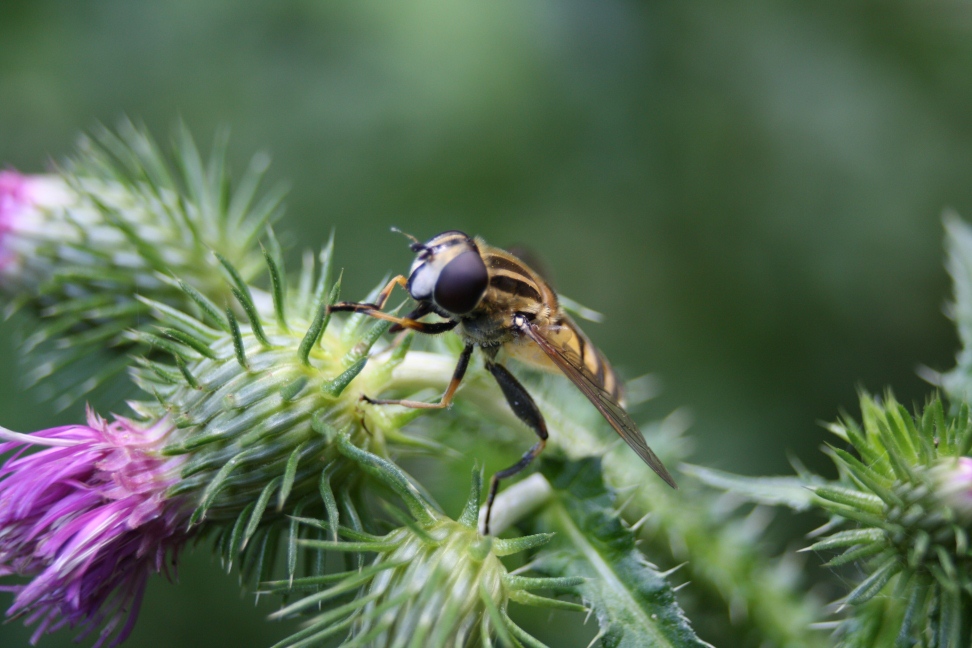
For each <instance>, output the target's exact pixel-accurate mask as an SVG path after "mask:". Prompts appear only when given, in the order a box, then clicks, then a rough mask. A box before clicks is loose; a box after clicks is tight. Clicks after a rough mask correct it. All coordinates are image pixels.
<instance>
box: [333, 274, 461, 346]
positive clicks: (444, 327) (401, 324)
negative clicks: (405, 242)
mask: <svg viewBox="0 0 972 648" xmlns="http://www.w3.org/2000/svg"><path fill="white" fill-rule="evenodd" d="M407 283H408V278H407V277H405V276H404V275H398V276H397V277H395V278H394V279H392V280H391V281H389V282H388V285H387V286H385V287H384V288H382V289H381V292H380V293H378V298H377V299H376V300H375V302H374V303H373V304H370V303H362V302H338V303H336V304H331V305H330V306H328V307H327V311H328V312H329V313H334V312H352V313H364V314H365V315H367V316H369V317H374V318H375V319H381V320H387V321H389V322H393V323H394V324H395V326H396V327H398V330H401V329H406V328H407V329H412V330H413V331H418V332H419V333H427V334H429V335H435V334H436V333H444V332H445V331H451V330H452V329H454V328H455V327H456V326H457V325H458V324H459V322H458V321H451V320H450V321H448V322H419V321H416V320H415V319H414V318H413V317H409V315H412V313H414V312H415V311H412V313H409V315H406V316H405V317H396V316H395V315H389V314H388V313H383V312H381V309H382V308H384V306H385V302H387V301H388V297H389V296H391V293H392V290H394V288H395V286H402V287H405V285H406V284H407ZM417 310H419V309H416V311H417ZM422 315H425V313H422ZM419 317H421V315H419Z"/></svg>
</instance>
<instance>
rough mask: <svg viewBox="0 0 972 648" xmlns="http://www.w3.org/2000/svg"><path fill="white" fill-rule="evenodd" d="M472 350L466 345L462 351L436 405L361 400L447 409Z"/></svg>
mask: <svg viewBox="0 0 972 648" xmlns="http://www.w3.org/2000/svg"><path fill="white" fill-rule="evenodd" d="M474 348H476V345H474V344H467V345H466V348H465V349H463V350H462V354H461V355H460V356H459V364H457V365H456V370H455V371H454V372H453V373H452V380H450V381H449V386H448V387H447V388H446V390H445V393H444V394H442V398H440V399H439V402H438V403H423V402H422V401H413V400H378V399H373V398H368V397H367V396H362V397H361V400H363V401H365V402H367V403H371V404H372V405H403V406H404V407H412V408H415V409H444V408H446V407H449V404H450V403H451V402H452V397H453V396H454V395H455V393H456V390H457V389H459V383H461V382H462V377H463V376H465V375H466V369H467V368H468V367H469V358H470V356H472V352H473V349H474Z"/></svg>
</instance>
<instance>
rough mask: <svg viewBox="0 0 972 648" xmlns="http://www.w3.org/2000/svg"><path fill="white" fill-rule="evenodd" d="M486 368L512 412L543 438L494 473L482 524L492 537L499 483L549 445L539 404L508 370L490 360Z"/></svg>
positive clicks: (525, 465) (528, 462) (486, 533)
mask: <svg viewBox="0 0 972 648" xmlns="http://www.w3.org/2000/svg"><path fill="white" fill-rule="evenodd" d="M486 368H487V369H489V372H490V373H491V374H493V378H495V379H496V382H497V383H499V386H500V389H502V390H503V395H504V396H506V402H507V403H509V404H510V409H512V410H513V413H514V414H516V416H517V418H519V419H520V420H521V421H523V422H524V423H526V424H527V425H528V426H529V427H530V429H532V430H533V431H534V432H536V434H537V436H538V437H540V440H539V441H537V442H536V443H535V444H534V445H533V447H532V448H530V449H529V450H527V452H526V454H524V455H523V457H522V458H520V460H519V461H518V462H516V463H515V464H513V465H512V466H510V467H509V468H506V469H504V470H501V471H499V472H498V473H496V474H494V475H493V477H492V479H490V482H489V497H488V498H487V499H486V519H485V521H484V522H483V534H484V535H489V516H490V513H492V511H493V500H494V499H496V491H497V490H499V483H500V480H501V479H506V478H507V477H512V476H513V475H515V474H516V473H518V472H520V471H521V470H523V469H524V468H526V467H527V466H529V465H530V462H532V461H533V460H534V459H536V458H537V455H539V454H540V453H541V452H543V449H544V447H546V445H547V424H546V422H545V421H544V420H543V414H541V413H540V408H538V407H537V404H536V403H535V402H534V401H533V398H532V397H531V396H530V394H529V393H528V392H527V390H526V388H525V387H524V386H523V385H522V384H520V381H518V380H517V379H516V377H515V376H514V375H513V374H511V373H510V372H509V370H507V369H506V367H504V366H503V365H499V364H496V363H494V362H491V361H487V362H486Z"/></svg>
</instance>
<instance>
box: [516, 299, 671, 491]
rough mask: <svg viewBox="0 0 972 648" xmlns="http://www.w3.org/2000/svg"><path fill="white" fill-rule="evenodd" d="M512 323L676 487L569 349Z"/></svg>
mask: <svg viewBox="0 0 972 648" xmlns="http://www.w3.org/2000/svg"><path fill="white" fill-rule="evenodd" d="M514 324H515V325H516V326H517V328H518V329H519V331H520V332H521V333H523V334H524V335H526V336H527V337H529V338H530V339H531V340H533V341H534V342H535V343H536V344H537V346H538V347H540V349H541V350H543V352H544V353H546V354H547V356H549V358H550V359H551V360H552V361H553V363H554V364H555V365H557V367H558V368H559V369H560V370H561V371H563V372H564V374H565V375H566V376H567V377H568V378H570V380H571V382H573V383H574V384H575V385H577V388H578V389H580V390H581V392H582V393H583V394H584V395H585V396H587V399H588V400H589V401H591V403H593V404H594V407H596V408H597V410H598V411H599V412H600V413H601V414H602V415H603V416H604V418H606V419H607V421H608V423H610V424H611V427H613V428H614V429H615V431H617V433H618V434H620V435H621V438H622V439H624V440H625V442H626V443H627V444H628V445H629V446H631V449H632V450H634V451H635V452H636V453H638V456H639V457H641V458H642V460H643V461H644V462H645V463H646V464H648V466H649V467H650V468H651V469H652V470H654V471H655V472H656V473H658V476H659V477H661V478H662V479H664V480H665V483H667V484H668V485H669V486H671V487H672V488H678V486H677V485H676V484H675V480H674V479H673V478H672V476H671V474H669V472H668V470H666V468H665V466H664V465H663V464H662V462H661V459H659V458H658V456H657V455H656V454H655V453H654V452H652V451H651V448H649V447H648V444H647V443H645V437H644V436H642V434H641V430H639V429H638V426H637V425H636V424H635V422H634V421H633V420H631V417H630V416H629V415H628V413H627V412H626V411H624V408H623V407H621V405H620V404H618V402H617V401H616V400H614V398H612V396H611V395H610V394H608V393H607V392H606V391H604V390H603V389H601V387H600V386H599V385H598V384H597V381H596V380H595V379H594V377H593V376H591V375H590V373H589V372H588V371H587V369H586V368H585V367H584V364H583V362H582V361H581V359H580V358H578V357H577V355H576V354H575V353H573V352H572V351H570V350H569V349H564V348H562V347H561V346H560V345H557V344H554V343H553V342H551V341H550V340H548V339H547V337H546V336H545V335H544V333H543V331H542V330H541V329H540V327H538V326H536V325H534V324H532V323H530V322H528V321H526V320H525V319H522V318H517V319H516V320H515V321H514Z"/></svg>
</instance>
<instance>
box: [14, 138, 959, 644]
mask: <svg viewBox="0 0 972 648" xmlns="http://www.w3.org/2000/svg"><path fill="white" fill-rule="evenodd" d="M224 147H225V141H224V140H222V139H218V141H217V145H216V147H215V151H214V153H213V155H212V157H211V158H210V160H209V162H208V163H205V164H204V163H203V162H202V160H201V157H200V156H199V155H198V153H197V152H196V148H195V145H194V144H193V143H192V139H191V138H190V137H189V136H188V134H187V133H186V132H185V131H184V129H179V130H177V135H176V146H175V155H174V158H175V160H176V161H175V162H172V161H170V160H169V159H168V158H166V157H165V155H163V154H162V153H160V152H159V150H158V149H157V147H156V146H155V145H154V144H153V143H152V140H151V139H150V138H149V137H148V135H147V134H146V133H145V132H144V131H143V130H140V129H137V128H135V127H133V126H131V125H130V124H128V123H125V124H123V125H122V127H121V129H120V134H119V135H115V134H112V133H110V132H108V131H100V132H99V134H98V135H97V136H96V137H94V138H86V139H84V140H82V145H81V147H80V148H79V151H78V153H77V154H76V155H75V157H73V158H72V159H71V160H69V161H68V162H67V163H65V164H64V165H62V166H61V167H60V168H59V170H58V171H57V173H56V174H54V175H52V176H44V177H37V176H22V175H20V174H16V173H12V172H8V173H6V174H5V175H3V176H0V180H2V182H0V237H2V238H0V253H2V255H3V256H2V259H3V265H2V266H0V276H2V278H3V286H4V290H5V291H6V293H7V294H8V295H9V296H10V301H9V303H10V305H11V306H12V307H14V308H20V309H21V311H22V312H23V317H24V318H27V319H28V321H36V322H39V324H37V325H36V328H37V333H36V334H34V335H32V336H30V337H28V338H27V340H26V341H25V343H24V345H23V351H24V359H25V361H26V362H27V363H28V364H29V366H31V367H34V369H35V371H34V372H33V374H32V376H31V378H30V379H31V380H36V379H39V378H41V377H42V376H43V380H44V381H45V384H46V385H47V386H48V387H50V388H51V389H52V390H54V391H55V392H56V398H57V399H58V401H59V402H60V403H62V404H63V403H68V402H71V401H72V400H73V399H75V398H77V397H79V396H83V395H86V396H87V398H89V399H92V400H93V401H94V405H95V406H96V407H99V408H100V407H101V406H102V405H103V404H102V403H98V398H99V395H98V392H97V391H94V388H95V387H97V386H98V385H99V384H102V383H104V382H105V381H108V380H116V379H117V376H116V375H115V374H116V373H117V368H118V367H124V368H125V369H126V370H127V372H126V377H127V379H128V380H129V381H130V384H131V386H132V388H133V389H137V391H138V393H139V396H137V397H135V398H132V399H130V400H129V401H128V402H127V405H126V407H127V410H126V411H125V412H123V413H122V415H120V416H116V417H114V418H113V422H111V423H109V422H106V420H105V419H103V418H101V417H99V416H97V415H94V414H90V415H89V420H88V422H87V424H85V425H77V426H69V427H67V428H54V429H51V430H45V431H40V432H37V433H35V434H20V433H16V432H12V431H6V430H5V431H3V433H2V438H3V439H4V441H5V445H3V446H0V451H2V452H12V453H13V454H12V455H11V456H9V457H8V458H7V459H6V460H5V463H4V464H3V468H2V469H0V504H2V506H3V508H2V509H0V576H14V575H20V576H23V577H26V578H28V579H30V580H29V581H28V582H27V583H26V584H24V583H22V582H20V583H18V584H14V585H11V586H7V588H8V589H12V590H13V592H14V601H13V604H12V606H11V608H10V609H9V610H8V615H10V616H16V617H20V618H23V619H24V621H25V622H27V623H28V624H35V625H36V630H35V634H34V640H35V641H36V640H38V639H39V638H40V636H41V635H42V634H44V633H45V632H49V631H53V630H56V629H58V628H60V627H63V626H73V627H78V628H80V629H81V630H82V631H83V632H93V633H95V634H96V637H97V638H96V640H95V643H96V644H98V645H101V644H106V643H110V644H112V645H117V644H118V643H120V642H121V641H123V640H124V639H125V637H126V636H127V635H128V633H129V632H130V631H131V629H132V627H133V626H132V624H133V623H134V622H135V618H136V615H137V611H138V603H139V601H140V598H141V593H142V591H143V589H144V586H145V583H146V580H147V578H148V577H149V575H150V574H152V573H159V572H160V573H167V574H170V573H171V572H172V567H173V566H174V560H175V556H176V554H177V553H178V551H179V550H180V548H181V547H183V546H184V545H185V544H186V543H187V541H190V540H192V541H203V542H208V543H209V544H210V545H211V546H212V548H213V550H214V551H215V552H216V553H217V555H218V556H219V557H220V559H221V561H222V564H223V565H224V567H225V568H226V569H227V570H229V571H235V572H236V573H237V574H238V575H239V578H240V581H241V584H242V586H243V587H244V588H246V589H248V590H250V591H252V592H255V593H257V594H259V595H264V594H267V593H272V594H274V595H279V596H280V601H281V608H280V610H279V611H278V612H277V613H275V614H274V615H273V616H274V618H291V617H302V618H304V619H305V621H306V623H305V625H304V626H303V627H302V628H301V629H300V630H298V631H297V633H296V634H294V635H292V636H291V637H289V638H287V639H285V640H284V641H283V642H281V645H287V646H312V645H314V646H316V645H322V642H326V641H328V640H331V639H334V640H341V639H343V641H344V643H343V644H342V645H345V646H366V645H367V646H427V645H430V646H445V645H449V646H461V645H484V646H490V645H497V646H498V645H503V646H507V645H512V646H521V645H522V646H539V645H543V644H542V643H541V642H540V640H539V639H537V638H536V637H534V636H532V635H531V634H529V633H527V632H526V631H525V630H523V629H522V628H521V627H520V626H519V625H518V624H517V623H515V622H513V621H512V619H511V617H510V615H509V612H508V610H509V609H510V606H511V604H515V605H521V606H528V607H546V608H551V607H552V608H559V609H562V610H566V611H568V612H573V613H576V614H578V615H583V616H584V618H588V617H589V618H591V619H593V621H592V623H596V624H597V630H593V629H592V630H591V633H590V634H591V636H594V639H593V641H591V645H600V646H702V645H707V644H706V643H705V642H704V641H703V640H702V639H700V638H699V637H698V636H697V634H696V632H695V630H693V627H692V624H691V623H690V621H689V618H690V617H691V612H692V610H691V609H689V611H688V612H689V613H688V614H687V613H686V610H685V609H683V607H682V606H681V605H680V603H679V595H677V594H676V587H677V583H679V582H681V583H682V584H683V585H685V584H686V582H687V581H691V584H690V585H688V587H689V591H691V592H692V593H693V598H695V599H697V600H706V601H716V602H717V603H716V604H715V605H721V607H719V611H718V612H716V615H719V614H721V615H722V618H723V619H724V621H723V622H724V624H725V625H727V626H728V625H731V624H734V625H735V626H736V630H734V633H730V634H728V635H726V636H733V637H739V638H742V640H743V641H746V642H748V643H752V644H753V645H757V644H763V645H778V646H812V645H820V644H821V642H822V637H823V635H822V634H821V633H819V632H818V631H814V630H812V629H811V628H810V623H811V622H812V621H813V620H815V619H817V618H818V610H817V607H816V603H815V601H814V600H813V599H812V598H810V597H807V596H805V595H803V594H802V593H801V592H800V590H799V588H800V581H799V579H798V578H796V577H794V572H793V570H791V569H787V568H786V563H785V561H782V562H781V561H777V560H773V559H768V558H766V557H765V555H764V554H763V553H761V552H762V544H761V539H760V537H759V535H760V534H759V530H758V528H755V527H754V526H753V525H752V524H749V523H748V521H747V520H745V519H742V518H740V517H738V516H735V515H733V514H732V513H731V512H727V510H726V507H725V506H724V499H723V498H719V497H718V496H717V495H714V494H713V493H711V492H708V491H705V490H703V489H702V488H701V487H700V486H699V485H698V484H693V483H692V481H691V480H689V479H686V480H683V481H682V483H681V486H682V489H681V490H680V491H672V490H671V489H669V488H668V487H667V486H665V485H664V484H662V483H661V482H660V481H658V480H655V479H653V478H651V477H650V475H649V473H648V472H647V469H646V467H645V466H644V464H643V463H642V462H641V460H640V459H639V458H638V457H637V455H635V454H634V453H632V452H631V451H630V449H629V448H628V447H627V446H625V445H624V444H623V443H622V442H621V441H620V439H618V437H617V435H615V434H614V433H613V432H612V431H611V430H610V428H608V427H607V425H606V423H605V422H604V421H603V419H602V418H601V417H600V416H599V414H598V413H597V411H596V410H594V408H593V407H591V405H590V403H588V402H587V401H586V399H584V397H583V396H582V395H581V394H580V393H579V392H577V391H576V390H575V389H574V388H573V387H572V385H571V384H570V383H569V382H568V381H566V380H565V379H564V378H563V377H557V376H541V375H538V374H535V373H531V372H529V371H519V370H517V371H518V374H519V376H520V377H521V379H522V380H523V381H524V383H525V384H526V385H527V386H528V388H529V391H530V393H531V394H532V395H533V396H534V398H535V400H536V401H537V404H538V406H539V408H540V410H541V411H542V412H543V414H544V416H545V417H546V419H547V422H548V428H549V430H550V440H549V441H550V442H549V446H548V448H547V450H546V451H545V453H544V454H543V455H541V457H540V459H539V461H538V463H537V466H536V470H535V471H534V474H532V475H529V476H527V477H525V478H524V479H522V480H521V481H519V482H518V483H514V484H511V485H509V486H508V487H507V488H505V489H504V490H503V491H502V492H501V493H500V495H499V497H498V498H497V500H496V504H495V507H494V509H493V518H492V523H491V527H492V528H491V530H492V532H493V535H484V534H483V533H482V528H483V526H482V520H481V516H482V512H481V492H480V490H481V489H480V484H481V470H476V471H474V477H473V484H472V487H471V488H469V485H468V481H467V478H466V475H468V472H467V470H468V464H467V465H463V466H462V468H461V469H459V468H457V466H459V465H460V464H461V462H459V461H457V457H462V456H463V454H464V453H468V454H469V455H471V456H475V457H479V456H497V457H499V456H502V457H503V464H504V465H509V463H510V458H512V457H518V456H519V455H520V454H521V453H522V452H523V449H524V448H523V445H524V443H525V442H526V441H528V440H529V437H528V436H526V435H525V432H524V429H523V427H522V424H521V423H520V422H519V420H518V419H517V418H516V416H515V415H514V413H513V412H512V411H511V410H510V408H509V405H508V404H507V402H506V400H505V398H504V397H503V394H502V392H500V391H499V390H498V389H497V388H496V385H495V383H494V382H493V381H492V380H491V376H490V375H489V373H488V372H487V371H486V370H485V369H484V368H483V367H482V365H481V364H479V363H478V361H475V360H474V361H473V363H472V364H471V365H470V367H469V372H468V374H467V378H466V380H465V381H464V383H463V386H462V388H461V389H460V391H459V393H458V395H457V398H456V403H455V407H453V408H451V409H450V410H447V411H440V412H434V413H430V412H428V411H425V410H416V409H407V408H403V407H397V406H379V405H372V404H370V403H368V402H366V401H364V400H363V398H362V397H363V396H372V397H390V398H402V399H411V400H420V399H431V398H436V397H438V395H439V394H441V393H442V391H443V390H444V389H445V388H446V386H447V385H448V384H449V381H450V378H451V377H452V373H453V369H454V367H455V362H456V356H457V354H458V351H459V348H458V347H459V345H458V344H457V342H458V340H457V339H454V338H451V337H441V338H435V339H427V338H426V339H423V338H421V337H415V336H414V335H413V334H407V333H406V334H397V335H390V334H388V323H387V322H382V321H378V320H374V319H370V318H368V317H366V316H365V315H363V314H352V315H345V314H344V313H333V314H332V313H331V312H330V310H329V308H328V307H329V305H331V304H333V303H335V302H336V301H337V300H338V299H339V297H340V293H341V284H342V281H341V276H340V272H338V270H337V268H335V267H333V266H334V261H333V259H334V242H333V239H332V241H330V242H328V243H327V244H326V245H324V246H323V248H322V249H321V250H320V252H317V253H304V255H303V262H302V264H301V268H300V270H299V271H298V272H291V271H289V270H288V268H287V264H286V263H285V258H286V257H287V253H286V252H285V251H284V250H282V249H281V248H280V246H279V245H278V244H277V239H276V238H275V236H274V235H273V232H272V231H271V230H270V228H269V224H270V221H272V220H274V219H275V218H276V214H277V213H278V206H279V196H278V195H277V194H270V195H269V196H268V198H266V199H263V200H259V201H256V200H254V195H255V191H256V186H257V184H258V180H259V176H260V173H261V172H262V169H263V162H262V161H261V159H260V158H257V161H256V162H255V163H254V165H252V166H251V168H250V170H249V171H248V172H247V173H246V174H245V175H244V176H243V179H242V180H241V181H240V183H239V184H238V186H237V188H236V189H235V190H231V183H230V181H229V178H230V174H229V171H228V170H227V169H226V168H225V166H224V164H223V160H224V155H223V152H222V151H223V149H224ZM174 169H175V170H174ZM383 270H384V269H383ZM384 283H385V282H381V283H380V284H379V286H381V285H384ZM375 293H377V289H376V290H375ZM373 297H374V294H373V295H372V296H371V297H364V298H363V299H362V301H370V300H371V299H373ZM345 298H347V297H346V296H345ZM30 318H34V319H30ZM92 357H94V358H97V361H96V362H94V363H92V362H91V361H90V358H92ZM109 357H110V358H112V360H111V362H110V363H107V364H105V361H104V359H105V358H109ZM633 386H634V387H636V386H637V384H635V385H633ZM630 392H631V394H632V395H633V396H636V395H637V393H636V392H637V389H632V390H630ZM631 400H632V401H634V400H636V399H635V398H632V399H631ZM105 416H107V413H105ZM678 421H679V417H678V416H677V415H676V416H672V417H670V418H669V419H666V420H665V421H662V422H658V423H655V424H651V425H648V426H646V427H645V430H646V432H647V433H648V434H650V435H651V442H652V445H653V447H655V448H656V450H657V451H658V454H659V455H660V456H661V458H662V460H663V461H665V462H666V463H667V464H669V465H677V464H678V462H680V461H683V460H684V459H685V458H686V457H687V452H688V444H687V441H686V439H685V438H684V435H683V433H684V426H682V425H680V424H679V423H678ZM416 455H418V456H419V457H420V458H421V461H422V463H421V464H416V463H414V457H415V456H416ZM429 465H432V466H434V467H435V470H433V471H430V470H428V466H429ZM416 466H424V468H422V470H421V472H420V473H419V474H421V475H422V476H423V478H422V479H416V478H415V477H413V476H411V475H410V474H409V471H408V470H406V468H414V467H416ZM936 470H939V471H941V470H945V469H944V468H942V467H941V466H938V467H937V468H936ZM431 474H435V475H438V476H439V480H438V482H442V481H443V480H444V481H445V482H447V485H446V486H445V487H443V486H442V485H441V483H440V484H438V485H437V484H436V483H435V482H436V480H431V479H426V478H425V477H426V476H428V475H431ZM936 474H939V473H936ZM953 481H954V480H953ZM457 484H461V488H462V490H463V491H467V489H468V491H467V492H469V493H470V496H469V497H468V498H467V501H466V503H465V505H464V506H462V508H461V510H460V511H456V512H454V513H455V514H454V515H450V514H449V512H447V511H446V510H445V508H444V507H443V506H441V505H440V504H438V503H437V500H436V497H439V498H440V499H444V498H447V497H448V495H449V493H450V492H454V491H456V490H457V489H458V488H459V486H457ZM433 491H435V492H433ZM400 505H404V509H403V508H401V506H400ZM754 528H755V529H756V530H753V529H754ZM641 543H643V544H641ZM639 544H641V546H639ZM332 554H333V555H332ZM341 557H343V560H342V558H341ZM681 561H688V564H687V565H685V566H684V567H682V568H680V569H675V567H676V565H677V563H678V562H681ZM338 562H343V569H340V568H339V569H335V564H336V563H338ZM663 564H664V565H667V567H660V566H658V565H663ZM719 601H721V603H718V602H719ZM708 612H710V613H711V611H708ZM730 612H731V615H730ZM595 635H596V636H595ZM583 643H584V644H586V643H587V640H585V641H584V642H583Z"/></svg>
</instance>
